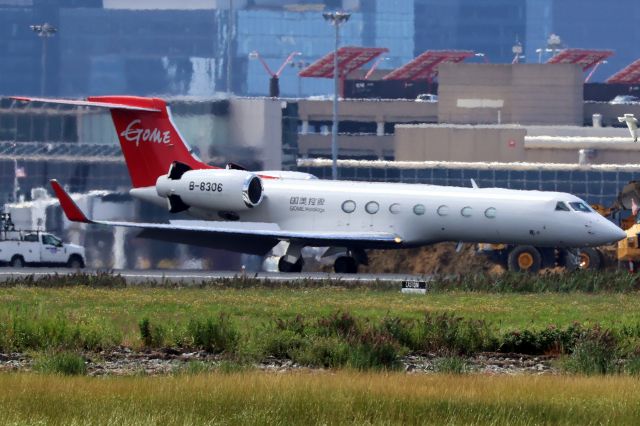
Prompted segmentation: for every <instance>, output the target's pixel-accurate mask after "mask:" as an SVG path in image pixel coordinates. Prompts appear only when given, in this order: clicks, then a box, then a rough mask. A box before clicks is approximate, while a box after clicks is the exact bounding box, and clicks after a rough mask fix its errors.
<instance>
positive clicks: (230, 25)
mask: <svg viewBox="0 0 640 426" xmlns="http://www.w3.org/2000/svg"><path fill="white" fill-rule="evenodd" d="M232 37H233V0H229V21H228V22H227V97H231V71H232V66H231V60H232V59H233V55H232V53H231V45H232V43H231V38H232Z"/></svg>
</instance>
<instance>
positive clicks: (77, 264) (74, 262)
mask: <svg viewBox="0 0 640 426" xmlns="http://www.w3.org/2000/svg"><path fill="white" fill-rule="evenodd" d="M67 267H69V268H72V269H82V268H84V260H82V257H80V256H78V255H77V254H74V255H72V256H71V257H70V258H69V261H68V262H67Z"/></svg>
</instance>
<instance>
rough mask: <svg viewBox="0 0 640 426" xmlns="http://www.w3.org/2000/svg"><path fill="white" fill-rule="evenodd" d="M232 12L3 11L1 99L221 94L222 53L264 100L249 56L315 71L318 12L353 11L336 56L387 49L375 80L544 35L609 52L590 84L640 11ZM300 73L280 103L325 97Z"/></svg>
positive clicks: (79, 7)
mask: <svg viewBox="0 0 640 426" xmlns="http://www.w3.org/2000/svg"><path fill="white" fill-rule="evenodd" d="M238 3H239V6H241V8H239V9H235V10H233V11H232V12H230V11H229V9H228V8H227V4H228V3H226V2H220V3H216V2H212V3H211V5H210V6H207V8H206V9H200V10H198V9H195V7H204V6H203V4H204V3H202V2H197V3H190V0H183V4H184V6H180V5H178V6H175V9H173V10H168V9H163V10H149V9H143V8H138V9H136V5H135V2H131V5H130V6H126V5H125V6H123V7H120V8H118V9H112V8H108V7H107V6H105V4H106V3H104V2H102V1H101V0H84V1H78V0H48V1H35V0H11V1H0V58H2V60H1V61H0V75H1V76H2V78H1V79H0V95H15V94H21V95H39V94H41V93H42V92H44V94H46V95H62V96H74V97H75V96H86V95H88V94H94V95H96V94H106V93H128V94H138V95H152V94H153V95H163V96H167V95H180V96H182V95H186V96H205V97H206V96H212V95H213V94H214V93H216V92H224V91H226V90H227V87H226V86H227V76H226V74H227V70H228V66H227V62H228V58H229V55H228V48H230V49H231V55H230V57H231V58H232V63H231V84H232V87H233V91H234V93H236V94H239V95H266V94H268V87H269V85H268V81H269V78H268V76H267V74H266V72H265V70H264V69H263V68H262V65H261V64H260V62H259V61H257V60H250V59H249V53H250V52H252V51H258V52H259V53H260V54H261V55H262V56H263V58H264V59H265V61H266V62H267V63H268V64H269V66H270V67H271V68H272V70H274V71H275V70H277V69H278V68H279V66H280V64H281V63H282V62H283V61H284V60H285V59H286V57H287V56H288V55H289V54H290V53H291V52H294V51H298V52H301V55H300V56H298V57H296V58H295V59H296V63H297V64H300V66H304V64H308V63H311V62H314V61H315V60H317V59H319V58H320V57H322V56H323V55H325V54H326V53H328V52H330V51H331V50H332V49H333V47H334V45H333V40H334V33H333V30H332V28H331V26H330V25H328V24H327V23H326V22H325V21H324V20H323V19H322V17H321V11H322V10H333V9H339V8H345V9H347V10H350V11H351V12H352V17H351V19H350V21H349V22H347V23H346V24H345V25H343V26H342V30H341V31H342V35H343V39H342V45H358V46H369V47H371V46H377V47H386V48H388V49H389V53H388V54H386V55H385V58H386V59H385V60H384V61H382V62H381V63H380V65H379V68H380V69H392V68H396V67H398V66H400V65H402V64H404V63H406V62H408V61H409V60H411V59H412V58H413V57H414V56H416V55H418V54H420V53H422V52H424V51H425V50H429V49H472V50H475V51H476V52H482V53H485V55H486V58H487V59H488V60H490V61H491V62H510V61H511V60H512V58H513V53H512V51H511V49H512V46H513V45H514V43H515V42H516V40H518V41H520V42H521V43H522V44H523V46H524V53H525V55H526V59H527V61H529V62H537V61H538V60H539V59H541V60H542V61H546V59H548V54H547V53H543V55H542V57H539V56H538V54H537V53H536V52H535V51H536V49H539V48H544V47H546V40H547V38H548V36H549V34H551V33H556V34H558V35H559V36H560V37H561V39H562V41H563V44H564V45H565V46H568V47H581V48H607V49H614V50H615V52H616V53H615V55H613V56H612V57H611V58H609V59H608V63H607V64H604V65H602V66H601V67H600V69H598V70H597V72H596V73H595V74H594V76H593V77H592V81H602V80H604V79H605V78H606V77H608V76H609V75H611V74H613V73H614V72H616V71H617V70H619V69H621V68H622V67H623V66H625V65H627V64H629V63H631V62H632V61H633V60H635V59H637V57H638V56H639V55H638V53H637V51H636V49H635V46H636V45H637V44H638V42H640V26H638V25H637V22H639V21H640V2H638V1H635V0H620V1H618V2H617V4H616V6H615V7H608V6H604V5H603V4H602V2H601V1H600V0H563V1H552V0H483V1H481V2H480V1H477V0H343V1H339V0H331V1H330V0H324V1H320V0H317V1H304V0H298V1H290V0H273V1H258V0H252V1H246V2H238ZM122 4H123V5H124V2H122ZM198 5H199V6H198ZM217 5H220V7H221V8H219V9H216V7H217ZM181 7H183V9H180V8H181ZM44 22H48V23H50V24H52V25H54V26H55V27H56V28H57V29H58V32H57V33H56V34H55V36H53V37H51V38H49V39H46V49H45V48H44V47H45V42H43V39H42V38H39V37H38V36H37V35H36V34H35V33H34V32H33V31H31V30H30V29H29V25H32V24H38V23H44ZM229 35H230V36H231V40H228V37H229ZM471 60H473V61H479V60H481V59H480V58H475V59H471ZM43 63H44V67H43V65H42V64H43ZM370 66H371V64H368V65H365V67H364V69H367V68H368V67H370ZM298 71H299V68H298V66H293V67H287V68H286V69H285V70H284V71H283V73H282V75H281V81H280V84H281V93H282V94H283V95H284V96H297V95H298V94H302V95H326V94H330V93H332V91H333V89H332V84H331V81H330V80H328V79H298V77H297V73H298ZM43 74H44V85H43V84H42V75H43Z"/></svg>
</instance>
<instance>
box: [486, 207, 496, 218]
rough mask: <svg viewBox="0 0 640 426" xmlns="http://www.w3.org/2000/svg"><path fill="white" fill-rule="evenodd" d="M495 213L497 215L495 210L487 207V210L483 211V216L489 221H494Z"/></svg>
mask: <svg viewBox="0 0 640 426" xmlns="http://www.w3.org/2000/svg"><path fill="white" fill-rule="evenodd" d="M496 213H497V211H496V209H495V208H494V207H489V208H488V209H486V210H485V211H484V215H485V216H486V217H488V218H489V219H495V217H496Z"/></svg>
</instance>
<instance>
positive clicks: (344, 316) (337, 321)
mask: <svg viewBox="0 0 640 426" xmlns="http://www.w3.org/2000/svg"><path fill="white" fill-rule="evenodd" d="M317 332H318V334H320V335H321V336H338V337H342V338H346V337H349V336H351V335H355V334H358V333H359V329H358V322H357V320H356V318H355V317H354V316H353V315H351V314H350V313H349V312H335V313H334V314H331V315H330V316H328V317H325V318H320V319H319V320H318V324H317Z"/></svg>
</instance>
